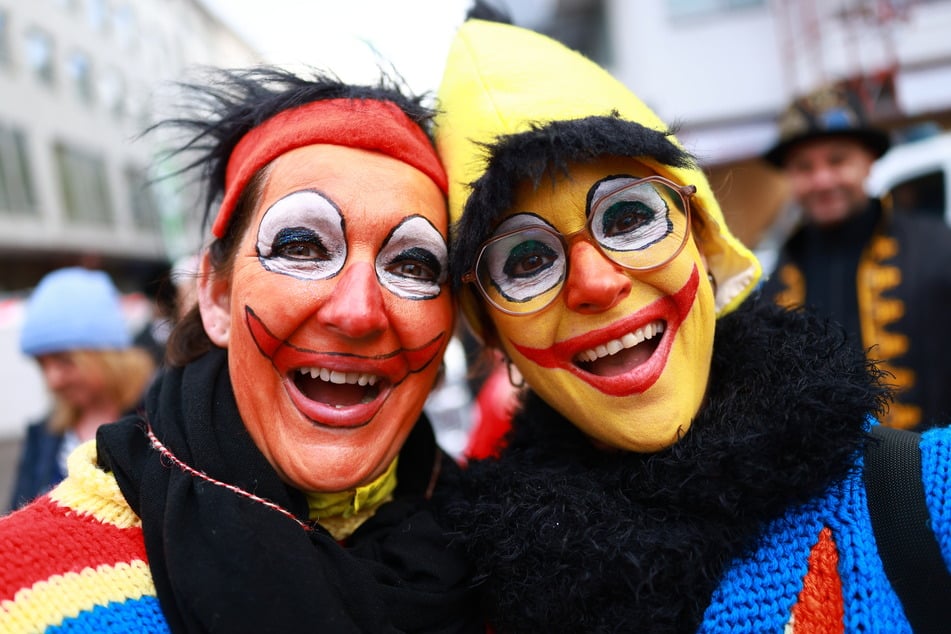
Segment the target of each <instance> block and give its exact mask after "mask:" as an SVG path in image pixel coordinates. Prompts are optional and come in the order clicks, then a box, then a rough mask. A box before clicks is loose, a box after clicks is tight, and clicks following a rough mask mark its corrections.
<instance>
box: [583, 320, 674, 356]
mask: <svg viewBox="0 0 951 634" xmlns="http://www.w3.org/2000/svg"><path fill="white" fill-rule="evenodd" d="M662 332H664V322H662V321H654V322H651V323H649V324H647V325H646V326H643V327H641V328H638V329H637V330H635V331H634V332H629V333H627V334H626V335H624V336H623V337H621V338H620V339H612V340H611V341H609V342H607V343H605V344H603V345H600V346H597V347H595V348H593V349H591V350H585V351H584V352H582V353H580V354H579V355H578V359H579V360H580V361H589V362H590V361H597V360H598V359H600V358H602V357H607V356H609V355H612V354H617V353H618V352H620V351H621V350H624V349H626V348H633V347H634V346H636V345H637V344H639V343H641V342H642V341H646V340H648V339H653V338H654V337H655V336H657V335H659V334H660V333H662Z"/></svg>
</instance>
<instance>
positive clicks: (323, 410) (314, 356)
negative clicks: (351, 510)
mask: <svg viewBox="0 0 951 634" xmlns="http://www.w3.org/2000/svg"><path fill="white" fill-rule="evenodd" d="M245 314H246V321H247V326H248V330H249V332H250V334H251V337H252V339H253V340H254V342H255V344H256V345H257V347H258V349H259V350H260V352H261V354H263V355H264V356H265V357H267V358H268V359H270V361H271V364H272V365H273V366H274V369H275V370H277V372H278V373H279V374H281V375H282V376H283V377H284V379H283V381H282V383H283V385H284V390H285V391H286V392H287V395H288V398H289V399H290V401H291V403H293V405H294V407H296V408H297V409H298V411H300V413H301V414H302V415H303V416H304V417H306V418H307V419H308V420H309V421H310V422H311V423H312V424H313V425H315V426H317V427H323V428H328V429H357V428H360V427H363V426H365V425H367V424H368V423H369V422H370V421H371V420H372V419H373V417H374V416H376V414H377V413H378V412H379V411H380V409H381V408H382V407H383V404H384V403H385V402H386V400H387V399H388V398H389V397H390V395H391V394H392V393H393V391H394V390H395V388H396V387H397V386H399V385H400V384H401V383H402V382H403V381H405V380H406V378H407V377H408V376H409V375H410V374H415V373H417V372H421V371H423V370H424V369H425V368H426V367H428V366H429V365H430V364H431V363H432V362H433V361H434V360H435V359H436V357H437V355H438V353H439V351H440V350H441V349H442V346H443V343H444V342H445V339H446V333H445V332H441V333H439V334H437V335H436V336H435V337H433V338H432V339H430V340H429V341H427V342H426V343H424V344H423V345H421V346H419V347H418V348H412V349H405V348H400V349H398V350H394V351H391V352H389V353H386V354H382V355H378V356H373V357H368V356H362V355H356V354H350V353H342V352H319V351H316V350H307V349H304V348H299V347H296V346H294V345H293V344H291V343H290V342H288V341H285V340H283V339H279V338H277V337H275V336H274V335H273V334H272V333H271V331H270V330H269V329H268V328H267V326H265V325H264V323H263V322H262V321H261V320H260V318H259V317H258V316H257V315H256V314H255V313H254V311H253V310H252V309H251V308H250V307H245ZM301 368H324V369H326V370H329V371H335V372H340V373H344V374H350V373H355V374H365V375H372V376H373V377H376V380H377V382H376V390H377V393H376V395H375V396H374V397H373V398H372V399H371V400H370V401H368V402H365V403H364V402H360V403H352V404H347V405H337V404H331V403H325V402H322V401H317V400H313V399H311V398H310V397H308V396H307V395H306V394H304V393H303V392H302V391H301V390H300V388H299V387H298V386H297V383H296V379H297V375H298V373H299V372H300V369H301ZM310 380H320V379H310ZM328 387H329V386H328ZM329 389H333V388H332V387H331V388H329Z"/></svg>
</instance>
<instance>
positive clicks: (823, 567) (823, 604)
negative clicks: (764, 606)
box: [792, 527, 845, 634]
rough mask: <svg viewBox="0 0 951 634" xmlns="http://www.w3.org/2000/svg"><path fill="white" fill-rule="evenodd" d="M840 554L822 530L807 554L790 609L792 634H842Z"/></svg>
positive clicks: (828, 533)
mask: <svg viewBox="0 0 951 634" xmlns="http://www.w3.org/2000/svg"><path fill="white" fill-rule="evenodd" d="M838 564H839V551H838V550H837V549H836V546H835V541H834V540H833V539H832V531H831V530H830V529H829V528H828V527H825V528H823V529H822V531H820V533H819V541H818V542H816V545H815V546H813V547H812V551H811V552H810V553H809V569H808V571H807V572H806V576H805V578H804V579H803V582H802V591H801V592H800V593H799V600H798V601H797V602H796V604H795V605H794V606H793V609H792V632H793V634H843V633H844V632H845V602H844V599H843V597H842V579H841V578H840V577H839V570H838Z"/></svg>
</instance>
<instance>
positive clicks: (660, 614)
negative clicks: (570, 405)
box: [446, 300, 885, 633]
mask: <svg viewBox="0 0 951 634" xmlns="http://www.w3.org/2000/svg"><path fill="white" fill-rule="evenodd" d="M878 381H879V373H878V371H877V370H876V369H875V368H873V367H870V366H868V364H867V362H866V360H865V358H864V355H862V353H861V351H859V350H856V349H855V348H853V347H851V346H849V345H847V343H846V338H845V335H844V333H843V332H842V331H841V329H836V328H835V327H833V326H830V325H827V324H826V323H824V322H820V321H818V320H816V319H813V318H811V317H809V316H808V315H806V314H805V313H801V312H797V313H787V312H784V311H781V310H780V309H778V308H776V307H774V306H773V305H771V304H769V303H762V302H758V301H754V300H748V301H747V302H746V303H745V304H744V306H742V307H741V308H740V309H739V310H737V311H736V312H734V313H732V314H730V315H728V316H726V317H724V318H722V319H721V320H720V322H719V323H718V325H717V331H716V338H715V345H714V358H713V361H712V372H711V378H710V385H709V389H708V393H707V399H706V402H705V404H704V406H703V408H702V409H701V412H700V413H699V414H698V416H697V418H696V419H695V420H694V422H693V424H692V426H691V428H690V430H689V431H688V432H687V433H686V434H685V435H684V437H683V438H682V439H681V440H680V441H679V442H677V443H676V444H675V445H673V446H672V447H670V448H668V449H666V450H664V451H661V452H658V453H655V454H634V453H626V452H618V453H605V452H602V451H598V450H597V449H595V448H594V447H593V446H592V445H591V443H590V442H588V441H587V439H586V438H585V437H584V436H583V435H582V434H581V432H579V431H578V430H577V429H576V428H575V427H574V426H572V425H571V424H570V423H569V422H568V421H567V420H566V419H565V418H564V417H562V416H560V415H559V414H558V413H557V412H555V411H554V410H552V409H551V408H550V407H548V406H547V405H546V404H545V403H544V402H543V401H541V399H539V398H538V397H537V396H535V395H529V397H528V399H527V401H526V403H525V405H524V409H523V411H522V412H521V413H520V414H519V415H518V416H517V417H516V419H515V420H514V421H513V430H512V433H511V435H510V438H509V444H508V447H507V449H506V450H505V451H504V452H503V454H502V456H501V458H500V460H498V461H492V460H485V461H479V462H474V463H472V464H470V465H469V467H468V469H467V470H466V472H465V473H464V474H463V476H462V478H463V479H462V482H461V485H462V486H463V494H464V499H462V500H458V499H457V500H456V501H455V502H454V503H453V504H452V505H450V506H449V508H448V509H446V511H447V512H448V514H449V517H450V521H451V522H452V523H453V524H454V527H455V528H456V529H457V530H458V531H459V533H460V536H461V538H462V539H464V540H465V546H466V548H467V550H468V551H469V553H470V557H471V558H472V560H473V561H474V562H476V565H477V566H478V568H479V574H480V577H481V579H482V581H483V590H484V594H485V603H486V611H487V613H488V614H489V617H490V619H489V620H490V621H491V622H492V623H493V624H494V625H495V626H496V627H497V629H498V631H499V632H542V631H544V632H572V633H576V632H652V633H655V632H693V631H696V628H697V626H698V625H699V623H700V621H701V619H702V616H703V612H704V610H705V608H706V606H707V604H708V603H709V600H710V597H711V594H712V592H713V590H714V589H715V587H716V585H717V583H718V582H719V579H720V577H721V575H722V573H723V571H724V569H725V567H726V566H727V565H728V563H729V562H730V561H731V559H732V558H734V557H736V556H739V555H741V554H743V553H744V551H745V549H747V548H752V547H753V546H754V542H755V539H756V538H757V533H758V531H759V530H760V529H761V528H762V526H763V522H765V521H768V520H769V519H771V518H774V517H777V516H778V515H780V514H781V513H782V512H783V510H785V509H786V508H788V507H789V505H791V504H796V503H797V502H803V501H805V500H807V499H809V498H810V497H812V496H814V495H817V494H819V493H821V492H823V491H824V490H826V488H827V487H828V486H829V485H830V483H832V482H834V481H835V480H837V479H839V478H841V477H842V476H843V475H845V474H846V473H847V472H848V470H849V469H852V468H854V461H855V458H856V455H857V454H858V453H859V452H860V451H861V450H862V448H863V447H864V439H865V434H864V431H863V430H864V425H865V417H866V415H867V414H869V413H874V412H875V411H876V410H877V409H879V408H880V407H881V406H882V403H883V399H884V398H885V391H884V389H883V388H882V387H881V386H880V384H879V382H878ZM636 417H637V412H636V411H632V412H631V419H632V421H634V422H633V423H632V424H636Z"/></svg>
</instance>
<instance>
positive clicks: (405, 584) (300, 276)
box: [0, 68, 482, 633]
mask: <svg viewBox="0 0 951 634" xmlns="http://www.w3.org/2000/svg"><path fill="white" fill-rule="evenodd" d="M185 88H186V89H188V90H189V91H190V92H189V94H191V95H192V96H194V97H195V98H196V103H198V104H199V105H201V106H204V107H206V108H207V109H208V110H207V111H201V112H197V113H196V114H195V115H194V116H193V117H191V118H189V117H182V118H179V119H174V120H171V121H169V122H167V123H168V124H170V125H174V126H175V127H177V128H180V129H183V130H185V131H186V132H188V133H189V134H190V135H191V136H190V139H191V140H190V141H189V142H188V143H187V144H186V145H185V147H184V149H183V150H182V151H181V154H182V155H189V156H191V159H190V160H191V161H192V162H191V163H190V164H189V166H188V168H187V169H189V168H199V169H201V170H202V173H203V174H204V176H205V186H206V188H207V196H208V198H207V200H208V208H207V210H208V211H209V212H210V211H214V214H213V215H210V214H208V213H206V220H210V221H211V232H212V240H211V242H210V245H209V247H208V248H207V249H206V250H205V252H204V253H203V255H202V257H201V263H200V273H199V275H198V279H197V296H198V301H197V306H196V307H195V308H194V309H193V310H192V311H191V312H190V313H188V314H187V315H186V316H185V317H184V318H183V319H182V320H181V322H180V323H179V324H178V325H177V326H176V330H175V331H174V332H173V334H172V336H171V338H170V341H169V345H168V357H169V360H170V365H171V367H170V368H169V369H168V370H167V372H165V373H164V374H163V375H162V376H161V378H160V379H159V380H158V381H157V383H156V385H155V386H154V387H153V389H152V390H151V391H150V393H149V396H148V398H147V402H146V408H145V413H144V414H143V415H142V416H135V417H129V418H125V419H122V420H120V421H119V422H117V423H114V424H111V425H107V426H106V427H104V428H102V429H101V431H100V433H99V434H98V436H97V438H96V440H95V441H94V442H90V443H88V444H86V445H83V446H81V447H80V448H79V449H78V450H77V451H76V452H75V453H74V454H73V455H72V456H71V457H70V462H69V476H68V478H67V479H66V480H65V481H64V482H63V483H62V484H61V485H60V486H59V487H57V488H56V489H54V490H53V491H52V492H51V493H49V494H48V495H46V496H43V497H41V498H40V499H39V500H37V501H36V502H34V503H33V504H32V505H30V506H28V507H26V508H25V509H23V510H21V511H19V512H17V513H15V514H13V515H9V516H7V517H5V518H3V519H2V520H0V544H3V547H2V548H0V571H2V572H0V600H2V607H0V630H2V631H21V630H22V631H34V630H35V631H43V630H44V628H49V629H56V630H58V629H59V628H62V629H64V630H70V631H73V630H76V631H79V630H82V631H97V632H118V631H123V632H127V631H137V632H167V631H172V632H212V631H215V632H267V631H282V632H283V631H287V632H304V631H318V632H373V633H377V632H467V631H480V630H481V629H482V628H481V625H480V624H479V623H478V622H477V619H475V618H473V617H472V614H473V607H474V604H473V602H472V601H471V599H470V596H471V594H472V593H471V591H470V590H469V588H468V575H469V568H468V564H467V563H466V560H465V558H464V557H462V556H461V554H460V553H457V552H456V551H455V550H453V549H452V548H450V544H449V540H448V538H447V537H446V535H445V534H444V532H443V529H442V528H441V527H440V525H439V524H438V523H437V522H436V520H435V518H434V515H433V513H432V511H431V505H432V501H433V500H434V499H437V498H439V497H440V496H444V495H446V487H445V478H446V476H447V475H449V474H451V473H452V472H453V470H454V469H457V468H458V467H456V465H455V463H454V462H453V461H452V460H451V459H450V458H449V457H448V456H447V455H446V454H445V453H443V452H442V450H441V449H440V448H439V447H438V446H437V445H436V442H435V439H434V436H433V431H432V428H431V426H430V425H429V423H428V421H427V420H426V419H425V416H424V415H423V414H422V410H423V405H424V403H425V401H426V397H427V395H428V394H429V392H430V390H431V388H432V387H433V385H434V383H435V382H436V380H437V376H438V371H439V367H440V362H441V358H442V354H443V352H444V350H445V348H446V346H447V344H448V343H449V339H450V336H451V334H452V332H453V326H454V323H455V306H454V303H453V298H452V294H451V292H450V289H449V286H448V275H449V272H448V248H447V236H448V215H447V212H446V203H445V194H446V188H447V183H446V176H445V173H444V171H443V168H442V165H441V164H440V162H439V160H438V158H437V156H436V153H435V150H434V148H433V145H432V142H431V140H430V137H429V136H428V124H429V120H430V117H431V113H430V112H429V111H428V110H427V109H426V108H424V107H423V106H421V103H420V99H418V98H416V97H412V96H408V95H405V94H404V93H402V92H401V91H400V90H398V88H397V87H396V85H395V84H392V83H391V82H389V81H388V80H386V79H385V78H384V79H383V80H381V83H380V84H379V85H376V86H353V85H348V84H344V83H342V82H340V81H338V80H336V79H332V78H328V77H324V76H320V75H315V76H313V77H308V78H305V77H300V76H297V75H294V74H291V73H290V72H286V71H281V70H276V69H266V68H261V69H255V70H249V71H221V72H219V73H217V74H214V75H213V77H212V82H211V83H209V84H207V85H193V86H186V87H185ZM192 152H197V155H194V156H192V155H191V154H190V153H192ZM219 201H220V202H219ZM13 571H15V574H14V572H13Z"/></svg>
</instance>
